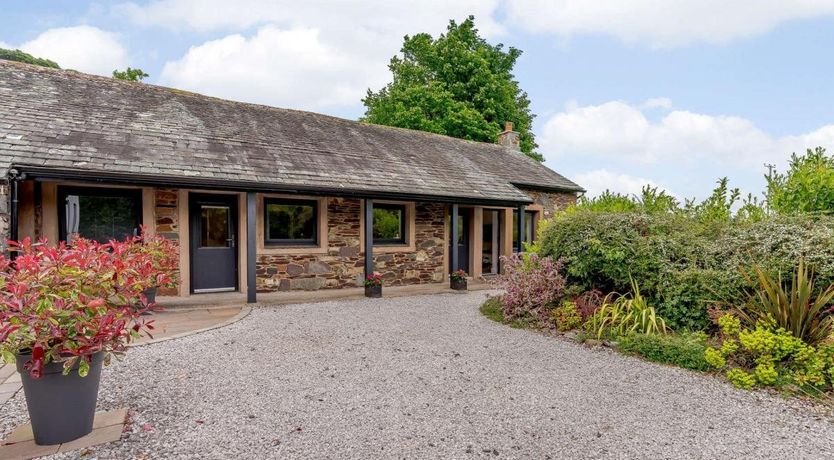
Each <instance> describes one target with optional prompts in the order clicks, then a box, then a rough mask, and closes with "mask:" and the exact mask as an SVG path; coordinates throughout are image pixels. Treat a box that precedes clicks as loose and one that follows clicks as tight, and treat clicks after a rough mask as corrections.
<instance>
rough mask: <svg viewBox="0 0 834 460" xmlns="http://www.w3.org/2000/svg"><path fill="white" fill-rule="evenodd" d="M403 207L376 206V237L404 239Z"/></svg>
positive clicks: (378, 238) (377, 238)
mask: <svg viewBox="0 0 834 460" xmlns="http://www.w3.org/2000/svg"><path fill="white" fill-rule="evenodd" d="M402 224H403V208H401V207H379V208H376V207H375V208H374V239H375V240H403V238H404V235H403V225H402Z"/></svg>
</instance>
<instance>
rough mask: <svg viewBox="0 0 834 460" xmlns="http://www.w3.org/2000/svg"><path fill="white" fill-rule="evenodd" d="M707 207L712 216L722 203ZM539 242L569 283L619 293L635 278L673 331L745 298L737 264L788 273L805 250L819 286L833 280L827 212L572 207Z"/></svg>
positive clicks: (832, 231) (833, 227) (833, 224)
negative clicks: (745, 214) (755, 217)
mask: <svg viewBox="0 0 834 460" xmlns="http://www.w3.org/2000/svg"><path fill="white" fill-rule="evenodd" d="M717 201H720V199H718V200H716V202H717ZM710 209H712V211H710V213H714V214H716V215H718V214H721V209H723V208H722V206H721V205H720V203H719V204H717V205H715V206H713V207H711V208H710ZM539 247H540V255H542V256H549V257H551V258H553V259H554V260H559V259H561V260H562V262H563V263H564V274H565V277H566V280H567V284H568V286H569V289H575V290H577V291H580V292H581V291H587V290H591V289H599V290H601V291H603V292H606V293H607V292H624V291H626V290H628V289H629V288H630V279H631V278H633V279H635V280H637V281H638V282H639V283H640V286H641V288H642V289H643V294H644V295H645V296H646V299H647V300H648V302H649V303H650V304H652V305H656V306H657V309H658V313H660V314H661V316H663V317H664V318H665V319H666V320H667V321H668V325H669V326H670V327H671V328H673V329H676V330H684V329H688V330H707V329H709V328H710V327H711V324H710V322H709V321H708V317H707V314H706V309H707V307H708V306H710V305H712V304H714V303H716V302H721V303H731V304H736V303H738V302H739V301H741V300H742V299H744V292H743V289H744V287H745V279H744V277H743V276H742V273H741V272H740V271H739V267H751V266H753V265H754V264H758V265H759V266H760V267H761V268H762V270H764V271H767V272H768V273H778V272H779V271H781V272H783V273H787V272H790V271H792V270H793V269H794V265H795V264H796V261H797V260H799V258H800V257H801V256H803V255H804V256H805V257H807V260H808V263H809V264H811V265H813V266H814V267H815V270H816V279H817V286H818V288H819V287H821V286H828V285H830V284H831V283H834V218H832V217H826V216H816V217H814V216H794V217H785V216H775V217H769V218H767V219H764V220H760V221H751V220H738V219H734V220H723V221H722V220H720V219H716V220H711V221H710V220H707V221H702V220H698V219H695V218H692V217H687V216H686V215H684V214H683V213H666V214H663V213H658V214H646V213H639V212H613V213H606V212H589V211H574V212H570V213H563V214H561V215H559V216H557V217H555V218H554V219H553V220H552V221H551V222H550V223H549V225H548V226H547V229H546V231H544V232H543V234H542V240H541V243H540V245H539Z"/></svg>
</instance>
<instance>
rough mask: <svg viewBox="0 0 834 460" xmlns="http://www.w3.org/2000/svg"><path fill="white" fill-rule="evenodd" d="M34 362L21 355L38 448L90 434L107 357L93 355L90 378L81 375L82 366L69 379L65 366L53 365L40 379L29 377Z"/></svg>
mask: <svg viewBox="0 0 834 460" xmlns="http://www.w3.org/2000/svg"><path fill="white" fill-rule="evenodd" d="M31 358H32V356H31V355H18V356H17V371H18V372H20V376H21V380H22V383H23V394H24V395H25V396H26V406H27V407H28V409H29V418H30V420H31V421H32V432H33V433H34V435H35V444H38V445H41V446H51V445H55V444H62V443H65V442H69V441H72V440H74V439H78V438H80V437H82V436H85V435H88V434H90V432H92V431H93V419H94V418H95V416H96V400H97V399H98V384H99V381H100V380H101V364H102V361H103V358H104V355H103V354H102V353H97V354H95V355H93V359H92V361H91V362H90V372H89V373H88V374H87V376H86V377H80V376H79V375H78V364H76V365H75V366H74V367H73V368H72V370H71V371H70V373H69V374H68V375H63V374H62V372H63V370H64V365H63V363H49V364H47V365H45V366H44V368H43V375H42V376H41V378H39V379H33V378H31V377H29V372H28V371H26V370H25V369H23V366H24V364H26V363H27V362H28V361H29V360H30V359H31Z"/></svg>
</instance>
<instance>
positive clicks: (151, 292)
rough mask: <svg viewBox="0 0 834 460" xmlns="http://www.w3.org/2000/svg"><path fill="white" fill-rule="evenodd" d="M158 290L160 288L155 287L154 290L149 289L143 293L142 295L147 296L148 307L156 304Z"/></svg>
mask: <svg viewBox="0 0 834 460" xmlns="http://www.w3.org/2000/svg"><path fill="white" fill-rule="evenodd" d="M158 290H159V288H158V287H156V286H154V287H152V288H147V289H145V290H144V291H142V294H145V298H146V299H148V305H150V304H152V303H154V302H156V291H158Z"/></svg>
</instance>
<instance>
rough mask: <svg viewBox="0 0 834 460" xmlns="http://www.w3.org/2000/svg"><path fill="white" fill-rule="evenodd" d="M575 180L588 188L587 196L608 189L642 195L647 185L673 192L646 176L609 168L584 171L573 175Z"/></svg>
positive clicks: (596, 194)
mask: <svg viewBox="0 0 834 460" xmlns="http://www.w3.org/2000/svg"><path fill="white" fill-rule="evenodd" d="M573 180H574V182H576V183H577V184H581V185H582V187H584V188H585V190H587V191H588V192H587V194H586V195H587V196H589V197H594V196H598V195H599V194H601V193H602V192H604V191H606V190H610V191H612V192H617V193H622V194H625V195H640V192H641V191H642V190H643V187H645V186H646V185H648V186H651V187H658V188H659V189H662V190H666V193H670V194H672V192H671V191H670V190H669V189H667V188H664V187H659V186H658V184H657V183H656V182H655V181H653V180H651V179H647V178H645V177H636V176H631V175H628V174H622V173H613V172H610V171H608V170H607V169H595V170H593V171H588V172H584V173H580V174H577V175H575V176H574V177H573Z"/></svg>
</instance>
